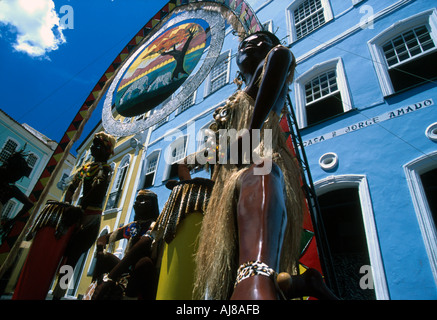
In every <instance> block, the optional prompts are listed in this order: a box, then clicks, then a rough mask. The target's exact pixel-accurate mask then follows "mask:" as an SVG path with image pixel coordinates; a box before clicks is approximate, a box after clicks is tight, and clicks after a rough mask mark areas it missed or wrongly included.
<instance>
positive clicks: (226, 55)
mask: <svg viewBox="0 0 437 320" xmlns="http://www.w3.org/2000/svg"><path fill="white" fill-rule="evenodd" d="M224 61H227V68H226V70H225V71H223V72H222V73H220V74H219V75H218V76H216V77H215V78H214V79H213V78H212V73H213V72H212V70H213V69H214V68H215V67H216V66H217V65H218V64H219V63H223V62H224ZM230 73H231V50H228V51H225V52H223V53H222V54H221V55H220V56H219V57H218V58H217V62H216V63H215V65H214V67H213V68H212V69H211V72H210V73H209V74H208V77H207V78H206V80H205V92H204V96H205V97H206V96H208V95H210V94H212V93H214V92H217V91H218V90H220V89H221V88H223V87H224V86H225V85H227V84H228V83H229V79H230ZM223 75H226V81H225V83H224V85H223V86H221V87H220V88H217V89H215V90H214V91H212V89H211V84H212V82H213V81H214V80H215V79H217V78H219V77H221V76H223Z"/></svg>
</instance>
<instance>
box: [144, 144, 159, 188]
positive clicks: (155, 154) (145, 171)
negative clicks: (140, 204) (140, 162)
mask: <svg viewBox="0 0 437 320" xmlns="http://www.w3.org/2000/svg"><path fill="white" fill-rule="evenodd" d="M155 157H156V166H155V170H153V172H154V176H153V180H152V184H151V185H152V186H154V185H155V180H156V173H157V172H158V165H159V158H160V157H161V149H158V150H154V151H152V152H151V153H150V154H149V155H148V156H147V157H146V161H145V162H144V182H143V183H142V185H144V183H145V182H146V176H147V175H148V174H150V173H151V172H149V173H148V172H147V170H148V168H149V161H150V159H152V158H155Z"/></svg>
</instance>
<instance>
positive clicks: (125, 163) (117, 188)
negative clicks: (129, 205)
mask: <svg viewBox="0 0 437 320" xmlns="http://www.w3.org/2000/svg"><path fill="white" fill-rule="evenodd" d="M130 164H131V156H130V155H129V154H127V155H125V156H124V157H123V158H122V159H121V161H120V164H119V165H118V168H117V173H116V174H115V178H114V182H113V184H112V187H111V191H110V192H109V194H108V198H107V200H106V203H105V212H104V214H107V213H112V212H114V210H115V211H118V210H119V207H118V206H119V205H120V203H121V198H122V197H121V196H120V197H119V199H118V202H119V203H118V204H117V205H116V206H115V207H113V208H108V209H106V206H107V205H108V201H109V197H110V195H111V194H112V193H114V192H121V191H122V190H123V186H124V184H125V182H126V180H127V176H128V173H129V167H130ZM125 168H126V169H125ZM121 169H125V170H126V174H125V176H124V179H123V181H121V183H118V182H119V180H120V175H121V172H122V170H121ZM117 185H118V186H117Z"/></svg>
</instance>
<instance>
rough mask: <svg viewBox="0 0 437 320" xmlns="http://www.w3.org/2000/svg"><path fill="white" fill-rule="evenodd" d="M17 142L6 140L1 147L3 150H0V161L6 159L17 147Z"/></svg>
mask: <svg viewBox="0 0 437 320" xmlns="http://www.w3.org/2000/svg"><path fill="white" fill-rule="evenodd" d="M17 147H18V144H17V143H16V142H15V141H12V140H8V141H7V142H6V144H5V146H4V147H3V150H2V151H1V152H0V161H3V162H4V161H6V160H7V159H9V157H10V156H11V154H12V153H14V152H15V150H16V149H17Z"/></svg>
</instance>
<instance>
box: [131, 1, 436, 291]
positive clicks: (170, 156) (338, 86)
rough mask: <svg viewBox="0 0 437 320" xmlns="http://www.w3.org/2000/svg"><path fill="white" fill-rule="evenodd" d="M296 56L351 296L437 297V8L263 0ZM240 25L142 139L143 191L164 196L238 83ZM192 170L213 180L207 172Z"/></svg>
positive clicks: (294, 88)
mask: <svg viewBox="0 0 437 320" xmlns="http://www.w3.org/2000/svg"><path fill="white" fill-rule="evenodd" d="M248 3H249V4H250V5H251V6H252V8H253V9H254V10H255V12H256V13H257V15H258V18H259V20H260V21H261V22H262V23H264V26H265V28H267V29H269V30H271V31H273V32H274V33H275V34H276V35H277V36H278V37H279V38H280V39H281V40H282V42H283V44H284V45H286V46H288V47H289V48H290V49H291V50H292V52H293V54H294V55H295V57H296V60H297V68H296V72H295V80H294V82H293V84H292V85H291V86H290V89H291V91H290V98H291V99H290V100H291V104H292V108H293V111H294V114H295V119H296V126H297V127H298V128H299V131H300V135H301V137H302V141H303V145H302V146H301V147H302V148H303V149H304V150H305V153H306V157H307V159H308V163H309V168H310V172H311V176H312V181H313V184H314V188H315V191H316V194H317V195H318V198H319V207H320V223H321V224H322V229H323V230H324V232H325V235H324V238H323V239H320V240H321V241H325V242H327V243H328V247H329V248H330V257H329V258H330V261H331V262H332V263H331V266H330V268H332V269H333V272H334V274H335V281H334V282H335V283H336V288H335V291H336V293H337V294H338V295H339V296H340V297H342V298H345V299H436V298H437V232H436V221H435V220H436V215H437V213H436V205H435V203H434V202H433V201H434V200H433V197H434V198H437V197H436V191H435V190H436V189H435V183H436V182H435V181H437V179H436V169H437V111H436V105H435V104H436V103H437V95H436V94H437V88H436V77H437V67H436V57H437V9H436V6H435V3H434V2H433V1H414V0H392V1H376V0H362V1H360V0H351V1H344V0H258V1H256V0H253V1H248ZM237 45H238V38H237V37H236V36H235V35H234V34H233V33H232V28H231V27H230V26H229V27H228V28H227V29H226V36H225V39H224V44H223V47H222V51H221V53H220V57H219V58H218V60H217V62H216V65H215V66H214V68H213V70H212V72H211V73H210V74H209V76H208V77H207V78H206V80H205V81H204V82H203V83H202V84H201V85H200V86H199V87H198V88H197V89H196V91H195V92H194V94H193V95H192V96H190V97H189V99H187V100H186V101H185V102H184V104H183V105H181V106H180V107H179V108H178V109H177V110H176V111H175V112H173V113H172V114H170V115H169V116H168V117H167V118H165V119H163V120H162V121H161V122H160V123H158V124H156V125H155V126H153V127H152V128H150V129H148V130H146V131H144V132H143V133H141V134H137V135H136V138H137V139H138V140H140V141H141V142H144V143H143V145H144V148H145V149H144V159H143V163H142V169H141V170H142V173H141V178H140V179H138V185H137V190H139V189H142V188H148V189H151V190H153V191H154V192H156V193H157V194H158V198H159V205H160V208H161V209H162V207H163V206H164V203H165V201H166V200H167V198H168V195H169V194H170V190H169V189H168V188H166V186H165V184H166V182H167V181H168V180H169V179H172V178H173V179H175V178H177V176H176V175H175V171H174V169H173V170H172V164H174V163H176V162H177V161H178V160H180V159H181V158H183V157H184V156H186V155H188V154H191V153H193V152H195V151H197V150H199V149H200V148H201V147H202V146H203V141H204V139H203V135H202V130H203V129H205V128H208V126H209V124H210V123H211V122H212V113H213V111H214V109H215V108H216V107H217V106H219V105H220V104H222V103H223V102H224V101H225V100H226V98H227V97H229V96H230V95H231V94H232V93H234V92H235V90H236V89H237V87H236V85H235V84H234V83H233V79H234V78H235V74H236V72H237V66H236V63H235V54H236V51H237ZM192 176H193V177H209V173H208V172H205V171H197V172H192ZM357 291H358V293H357Z"/></svg>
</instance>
